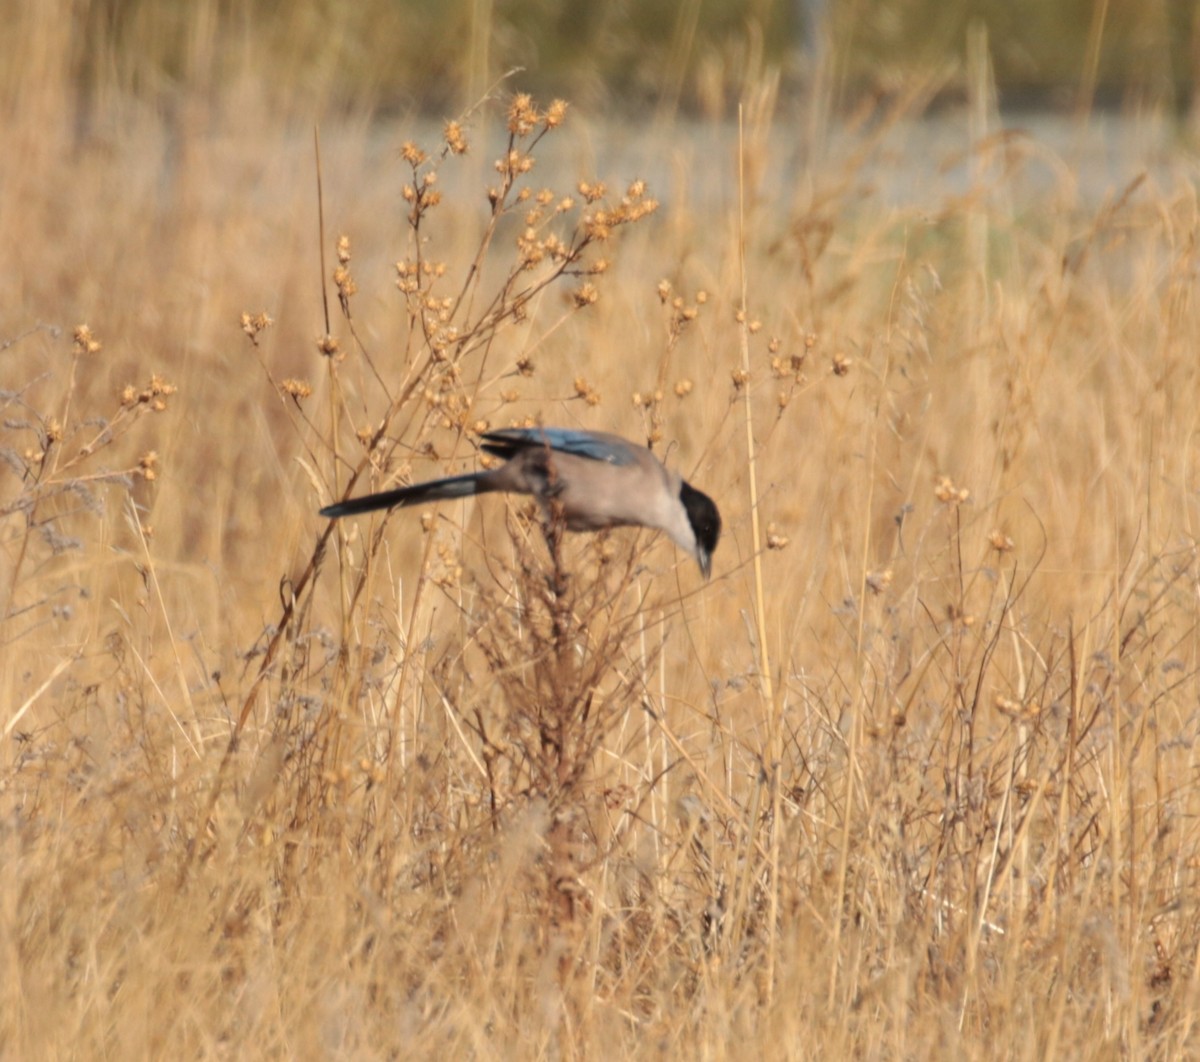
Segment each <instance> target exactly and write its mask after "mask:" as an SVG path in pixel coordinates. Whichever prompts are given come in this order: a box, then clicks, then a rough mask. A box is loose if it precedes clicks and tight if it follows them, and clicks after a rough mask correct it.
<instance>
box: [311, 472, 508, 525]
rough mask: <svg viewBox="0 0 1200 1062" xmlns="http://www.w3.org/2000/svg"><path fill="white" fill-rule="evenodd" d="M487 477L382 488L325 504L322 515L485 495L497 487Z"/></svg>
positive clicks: (476, 475) (476, 474)
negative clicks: (392, 488) (331, 503)
mask: <svg viewBox="0 0 1200 1062" xmlns="http://www.w3.org/2000/svg"><path fill="white" fill-rule="evenodd" d="M485 477H486V473H479V472H469V473H467V474H466V475H464V476H449V477H448V478H446V479H434V480H430V481H429V482H428V483H414V484H413V485H412V486H411V487H398V488H397V489H396V490H385V491H380V492H379V493H378V494H367V495H365V496H364V497H362V498H348V499H347V500H346V501H342V502H337V503H336V504H334V505H327V506H325V508H324V509H322V510H321V515H322V516H328V517H329V518H330V519H333V518H335V517H338V516H354V515H356V514H357V513H369V512H373V511H374V510H376V509H395V508H400V507H401V506H406V505H424V504H425V503H426V502H435V501H447V500H448V499H450V498H469V497H470V496H471V495H472V494H483V493H485V492H487V491H489V490H494V489H495V488H494V487H492V486H491V485H490V484H489V483H488V481H487V479H486V478H485Z"/></svg>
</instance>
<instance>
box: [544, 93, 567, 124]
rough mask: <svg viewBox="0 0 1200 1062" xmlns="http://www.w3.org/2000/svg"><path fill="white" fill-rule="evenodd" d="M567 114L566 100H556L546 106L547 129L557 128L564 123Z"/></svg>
mask: <svg viewBox="0 0 1200 1062" xmlns="http://www.w3.org/2000/svg"><path fill="white" fill-rule="evenodd" d="M566 116H567V102H566V100H554V101H553V102H552V103H551V104H550V106H549V107H548V108H546V114H545V122H546V128H547V129H557V128H558V127H559V126H560V125H562V123H563V119H565V118H566Z"/></svg>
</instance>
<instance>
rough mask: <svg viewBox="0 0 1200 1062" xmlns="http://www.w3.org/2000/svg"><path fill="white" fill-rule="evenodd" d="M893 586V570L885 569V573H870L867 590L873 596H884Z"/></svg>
mask: <svg viewBox="0 0 1200 1062" xmlns="http://www.w3.org/2000/svg"><path fill="white" fill-rule="evenodd" d="M891 585H892V569H891V568H884V569H883V571H879V572H869V573H868V574H867V589H868V590H870V591H871V593H873V594H882V593H883V592H884V591H885V590H886V589H887V588H888V587H889V586H891Z"/></svg>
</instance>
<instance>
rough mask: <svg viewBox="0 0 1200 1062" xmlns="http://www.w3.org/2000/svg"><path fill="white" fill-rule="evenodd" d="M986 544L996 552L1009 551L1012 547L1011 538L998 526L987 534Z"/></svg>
mask: <svg viewBox="0 0 1200 1062" xmlns="http://www.w3.org/2000/svg"><path fill="white" fill-rule="evenodd" d="M988 545H989V546H991V547H992V549H994V550H995V551H996V552H997V553H1009V552H1011V550H1012V549H1013V548H1014V543H1013V540H1012V539H1011V538H1009V537H1008V535H1006V534H1005V533H1004V532H1003V531H1001V530H1000V529H999V528H997V529H996V530H994V531H993V532H992V533H991V534H990V535H988Z"/></svg>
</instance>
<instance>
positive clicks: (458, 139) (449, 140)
mask: <svg viewBox="0 0 1200 1062" xmlns="http://www.w3.org/2000/svg"><path fill="white" fill-rule="evenodd" d="M442 135H443V137H444V138H445V140H446V146H447V147H448V148H449V149H450V153H451V154H452V155H465V154H466V153H467V138H466V136H465V135H464V134H463V127H462V124H461V123H460V122H455V121H450V122H447V123H446V125H445V127H444V129H443V130H442Z"/></svg>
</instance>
